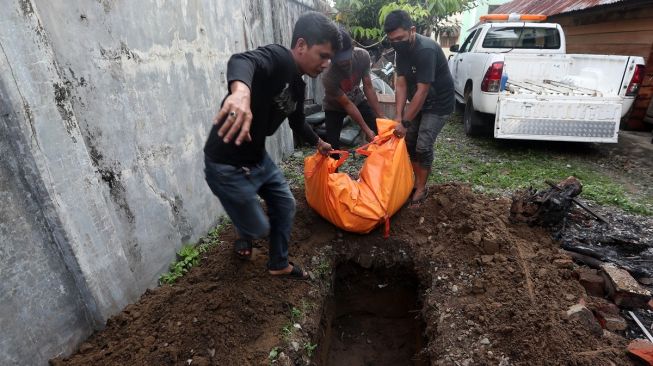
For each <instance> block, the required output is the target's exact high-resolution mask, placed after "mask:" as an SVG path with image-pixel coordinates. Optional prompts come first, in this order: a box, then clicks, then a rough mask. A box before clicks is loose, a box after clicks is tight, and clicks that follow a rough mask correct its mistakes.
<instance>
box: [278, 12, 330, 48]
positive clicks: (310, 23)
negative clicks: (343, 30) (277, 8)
mask: <svg viewBox="0 0 653 366" xmlns="http://www.w3.org/2000/svg"><path fill="white" fill-rule="evenodd" d="M300 38H303V39H304V40H305V41H306V43H307V44H308V46H309V47H310V46H313V45H315V44H322V43H326V42H329V43H331V48H333V51H334V52H335V51H338V50H340V48H341V47H342V38H341V37H340V32H339V31H338V27H337V26H336V24H335V23H334V22H333V21H332V20H331V19H329V18H327V17H326V15H324V14H322V13H318V12H316V11H309V12H307V13H304V14H302V16H300V17H299V19H297V22H296V23H295V28H294V29H293V31H292V43H291V45H290V47H291V48H292V47H295V45H296V44H297V40H298V39H300Z"/></svg>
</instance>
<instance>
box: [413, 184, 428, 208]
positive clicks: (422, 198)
mask: <svg viewBox="0 0 653 366" xmlns="http://www.w3.org/2000/svg"><path fill="white" fill-rule="evenodd" d="M428 196H429V187H425V188H424V194H422V197H420V198H419V199H416V200H410V202H408V207H417V206H419V205H421V204H422V203H424V201H426V199H427V198H428Z"/></svg>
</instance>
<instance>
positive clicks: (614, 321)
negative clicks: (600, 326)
mask: <svg viewBox="0 0 653 366" xmlns="http://www.w3.org/2000/svg"><path fill="white" fill-rule="evenodd" d="M602 318H603V323H604V324H605V329H607V330H609V331H611V332H614V331H619V330H626V328H628V324H627V323H626V320H625V319H624V318H622V317H620V316H619V315H608V316H605V317H602Z"/></svg>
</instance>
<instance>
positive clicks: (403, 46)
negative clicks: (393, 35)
mask: <svg viewBox="0 0 653 366" xmlns="http://www.w3.org/2000/svg"><path fill="white" fill-rule="evenodd" d="M390 44H391V45H392V48H394V49H395V51H397V52H399V53H406V52H408V51H409V50H410V41H408V40H406V41H397V42H390Z"/></svg>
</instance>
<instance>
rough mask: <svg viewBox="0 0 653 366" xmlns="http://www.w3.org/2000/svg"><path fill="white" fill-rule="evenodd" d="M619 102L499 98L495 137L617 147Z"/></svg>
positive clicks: (613, 100)
mask: <svg viewBox="0 0 653 366" xmlns="http://www.w3.org/2000/svg"><path fill="white" fill-rule="evenodd" d="M621 103H622V101H621V99H620V98H600V99H597V98H578V97H576V98H574V97H559V98H552V97H551V96H547V98H546V99H541V98H537V97H533V96H518V95H517V96H505V95H502V96H500V97H499V105H498V108H497V115H496V120H495V124H494V137H496V138H501V139H520V140H545V141H577V142H608V143H616V142H617V140H618V134H619V122H620V120H621V109H622V106H621Z"/></svg>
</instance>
